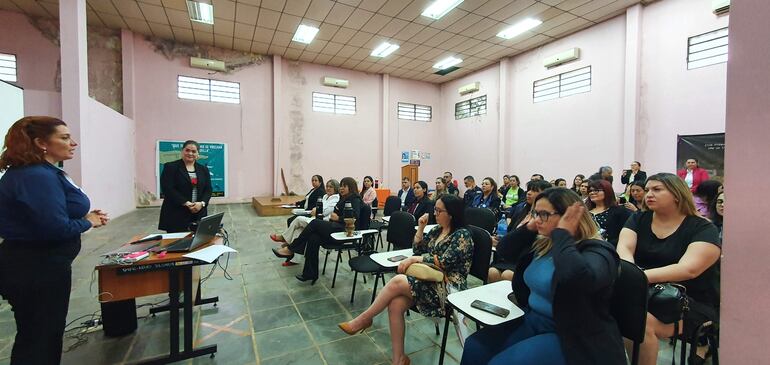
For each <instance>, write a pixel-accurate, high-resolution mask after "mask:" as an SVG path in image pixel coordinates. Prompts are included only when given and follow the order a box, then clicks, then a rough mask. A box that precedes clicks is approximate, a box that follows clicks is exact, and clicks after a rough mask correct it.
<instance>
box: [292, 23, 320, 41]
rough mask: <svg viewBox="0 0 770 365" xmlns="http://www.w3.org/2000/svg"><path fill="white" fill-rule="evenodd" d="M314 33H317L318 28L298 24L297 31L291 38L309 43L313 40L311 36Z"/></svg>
mask: <svg viewBox="0 0 770 365" xmlns="http://www.w3.org/2000/svg"><path fill="white" fill-rule="evenodd" d="M316 34H318V28H316V27H311V26H309V25H305V24H300V25H299V27H297V32H296V33H294V38H292V39H291V40H293V41H295V42H299V43H305V44H310V42H312V41H313V38H315V35H316Z"/></svg>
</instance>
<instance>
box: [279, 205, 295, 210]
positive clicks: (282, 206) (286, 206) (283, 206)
mask: <svg viewBox="0 0 770 365" xmlns="http://www.w3.org/2000/svg"><path fill="white" fill-rule="evenodd" d="M296 207H297V206H296V205H293V204H284V205H281V208H287V209H288V208H296Z"/></svg>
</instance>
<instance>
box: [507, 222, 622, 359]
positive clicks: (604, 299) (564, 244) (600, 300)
mask: <svg viewBox="0 0 770 365" xmlns="http://www.w3.org/2000/svg"><path fill="white" fill-rule="evenodd" d="M551 238H552V240H553V247H552V248H551V254H552V256H553V264H554V267H555V270H554V273H553V281H552V283H551V285H552V286H551V291H552V292H553V318H554V322H555V323H556V334H557V335H558V336H559V340H560V342H561V348H562V351H563V352H564V358H565V359H566V360H567V364H570V365H577V364H580V365H583V364H585V365H589V364H602V365H612V364H617V365H621V364H622V365H625V364H626V353H625V350H624V349H623V339H622V337H621V335H620V330H619V329H618V325H617V323H616V322H615V319H614V318H613V317H612V315H611V314H610V299H611V297H612V287H613V285H614V283H615V279H616V278H617V276H618V272H619V268H620V258H619V257H618V254H617V252H615V248H614V247H612V245H610V244H608V243H607V242H604V241H600V240H594V239H589V240H585V241H583V242H581V243H580V244H579V245H576V244H575V240H574V239H573V238H572V236H570V234H569V233H568V232H567V231H565V230H563V229H555V230H554V231H553V232H552V233H551ZM534 239H535V238H531V240H530V243H529V246H530V247H531V245H532V242H534ZM533 258H534V252H531V250H530V252H529V254H527V255H526V256H524V257H523V258H522V259H521V260H520V261H519V263H518V264H517V266H516V267H517V271H516V275H514V276H513V282H512V283H511V285H512V287H513V292H514V293H515V295H516V301H517V303H518V305H519V307H522V308H524V310H525V311H526V309H525V308H527V307H528V304H527V303H529V294H530V290H529V288H528V287H527V285H526V284H525V283H524V271H525V270H526V269H527V267H528V266H529V264H530V263H532V260H533Z"/></svg>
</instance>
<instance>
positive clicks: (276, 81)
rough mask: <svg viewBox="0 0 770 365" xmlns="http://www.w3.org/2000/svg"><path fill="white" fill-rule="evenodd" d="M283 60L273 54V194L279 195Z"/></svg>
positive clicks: (280, 187)
mask: <svg viewBox="0 0 770 365" xmlns="http://www.w3.org/2000/svg"><path fill="white" fill-rule="evenodd" d="M282 69H283V62H282V60H281V56H278V55H274V56H273V195H281V191H283V186H282V183H281V180H280V176H281V170H280V165H279V156H280V151H281V138H280V136H281V126H282V124H281V103H282V102H284V100H283V99H282V98H281V86H282V82H283V80H282V78H281V72H282Z"/></svg>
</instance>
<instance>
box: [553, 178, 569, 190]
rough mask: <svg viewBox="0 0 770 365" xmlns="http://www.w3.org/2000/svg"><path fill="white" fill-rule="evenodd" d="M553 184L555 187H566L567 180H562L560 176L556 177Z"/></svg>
mask: <svg viewBox="0 0 770 365" xmlns="http://www.w3.org/2000/svg"><path fill="white" fill-rule="evenodd" d="M553 186H555V187H557V188H566V187H567V180H564V179H562V178H558V179H556V180H554V181H553Z"/></svg>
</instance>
